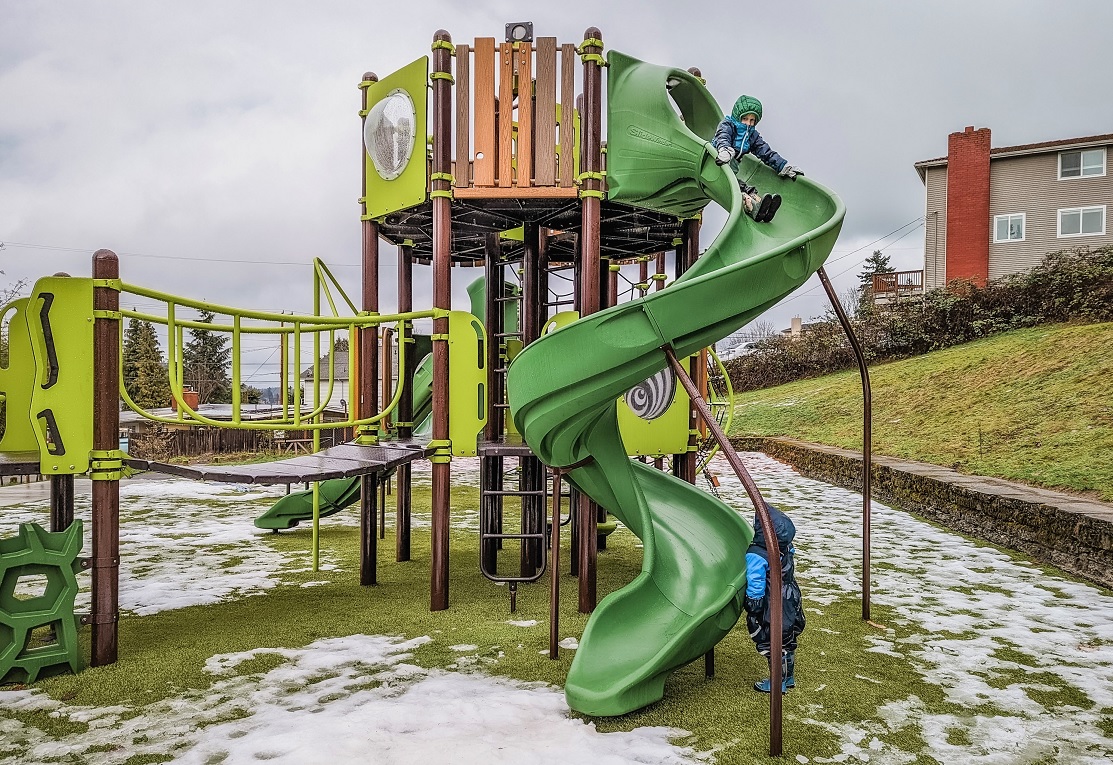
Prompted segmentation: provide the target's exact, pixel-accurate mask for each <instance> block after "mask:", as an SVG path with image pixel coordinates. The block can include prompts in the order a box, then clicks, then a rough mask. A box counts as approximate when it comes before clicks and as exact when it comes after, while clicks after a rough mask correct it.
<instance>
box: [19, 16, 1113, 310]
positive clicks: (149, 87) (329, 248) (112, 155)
mask: <svg viewBox="0 0 1113 765" xmlns="http://www.w3.org/2000/svg"><path fill="white" fill-rule="evenodd" d="M462 5H463V4H460V3H453V2H428V1H421V0H418V1H416V2H410V3H390V4H388V3H381V2H378V3H376V2H371V3H368V2H362V3H357V2H351V1H347V0H346V1H341V2H332V3H327V4H324V5H315V6H312V7H310V6H307V5H306V4H304V3H293V2H287V1H286V0H278V1H273V2H261V1H259V0H256V1H255V2H238V3H234V4H229V3H223V2H216V1H215V0H209V1H207V2H191V3H188V4H162V3H157V4H156V3H143V2H135V1H131V2H124V1H122V0H119V1H117V2H99V3H95V4H94V3H52V4H32V3H18V2H14V1H13V0H0V7H2V8H3V18H4V23H3V25H2V26H0V241H5V242H7V243H8V244H7V246H6V247H5V248H4V249H3V250H0V269H3V270H4V271H5V272H6V276H5V277H2V278H5V279H8V280H12V279H16V278H21V277H30V278H34V277H36V276H39V275H42V274H46V273H52V272H55V271H60V270H64V271H69V272H72V273H75V274H85V273H88V269H89V259H90V255H91V253H92V251H93V250H95V249H97V248H99V247H110V248H113V249H115V250H117V251H118V252H120V253H137V254H142V255H147V256H161V257H137V256H132V255H125V256H124V257H123V258H122V268H123V272H124V278H125V280H127V281H129V282H133V283H137V284H143V285H145V286H149V287H152V288H154V289H161V290H166V291H172V292H175V293H179V294H184V295H189V296H191V297H196V298H204V299H209V300H213V301H216V302H221V303H229V304H234V305H242V306H246V307H254V308H267V309H276V310H277V309H286V310H305V309H307V308H308V307H309V305H310V300H311V294H310V292H311V290H310V285H311V276H310V275H311V271H310V267H309V262H310V260H311V258H312V257H314V256H319V257H322V258H324V259H325V260H326V261H328V262H329V263H330V264H332V265H333V266H334V270H335V272H336V273H337V275H338V276H339V277H340V278H341V279H342V280H343V281H344V284H345V286H346V288H347V289H349V291H350V294H353V295H356V294H358V278H359V270H358V268H357V267H355V264H358V262H359V241H360V236H359V221H358V205H357V198H358V196H359V194H360V176H359V173H360V166H359V161H358V156H359V155H358V154H357V152H359V151H360V131H359V118H358V115H357V111H358V109H359V91H358V90H357V88H356V85H357V83H358V81H359V78H360V76H361V74H362V73H363V72H364V71H367V70H372V71H376V72H377V73H379V74H380V75H384V74H387V73H389V72H391V71H394V70H395V69H397V68H399V67H401V66H403V65H404V64H406V63H408V62H409V61H412V60H413V59H415V58H417V57H419V56H422V55H425V54H426V53H427V52H428V51H429V42H430V40H431V38H432V34H433V32H434V31H435V30H436V29H437V28H445V29H448V30H449V31H450V32H452V34H453V36H454V39H456V40H457V41H462V40H467V39H470V38H472V37H475V36H487V35H494V36H496V37H497V36H501V33H502V29H503V24H504V23H505V22H507V21H516V20H521V19H520V18H518V17H519V16H520V14H521V13H522V11H521V5H520V4H513V3H510V2H486V3H470V4H467V7H466V8H462V7H461V6H462ZM530 15H531V16H532V20H533V21H534V22H535V24H536V28H537V32H538V34H545V35H555V36H557V37H558V38H560V39H561V40H563V41H568V42H577V41H579V40H580V39H582V35H583V32H584V29H585V28H587V27H588V26H598V27H599V28H601V29H602V30H603V33H604V38H605V40H606V45H607V47H608V48H611V49H618V50H622V51H624V52H627V53H630V54H632V55H635V56H637V57H639V58H642V59H644V60H647V61H653V62H656V63H662V64H673V65H676V66H681V67H687V66H693V65H694V66H699V67H700V68H701V70H702V72H703V75H704V76H705V77H706V78H707V80H708V86H709V87H710V88H711V90H712V92H713V93H714V94H715V96H716V97H717V98H718V100H719V102H720V104H723V105H724V106H725V105H728V104H729V103H731V102H732V101H733V99H734V98H735V96H736V95H738V94H739V93H741V92H747V93H752V94H754V95H757V96H758V97H760V98H761V99H762V100H763V102H764V104H765V116H764V118H763V120H762V132H763V135H764V136H765V137H766V138H767V139H768V140H769V142H770V143H771V144H772V145H773V146H774V147H775V148H776V149H777V150H778V151H779V152H781V153H782V154H783V155H784V156H786V157H787V158H788V159H789V160H790V161H791V162H792V163H793V164H799V165H800V166H802V167H803V168H804V169H805V172H807V173H808V174H809V176H810V177H813V178H815V179H817V180H819V181H821V182H822V183H824V184H825V185H827V186H829V187H830V188H833V189H835V190H836V191H837V192H838V193H839V194H840V195H841V196H842V197H843V200H844V201H845V203H846V206H847V217H846V225H845V227H844V233H843V237H842V239H841V240H840V242H839V244H838V246H837V248H836V251H835V254H834V256H833V259H832V261H831V263H830V265H829V268H828V271H829V273H831V274H832V275H835V276H836V279H835V281H836V286H837V287H838V288H839V289H840V290H841V289H844V288H845V287H847V286H849V285H850V284H852V283H853V282H854V281H855V279H854V273H855V272H856V271H858V270H860V265H859V264H860V263H861V261H862V260H863V259H864V258H866V257H867V256H868V255H869V254H870V252H871V251H872V250H873V249H878V248H880V249H883V250H885V251H886V253H887V254H890V255H891V257H892V259H893V263H894V265H896V266H897V267H898V268H902V269H915V268H920V267H921V266H922V243H923V234H922V229H920V230H919V231H916V232H915V233H913V234H911V235H908V236H906V237H905V238H903V239H901V240H900V241H899V242H897V243H895V244H893V245H892V247H891V248H889V247H888V244H889V243H891V241H892V239H895V236H893V237H890V238H889V239H886V240H885V241H883V242H881V243H879V244H877V245H873V246H870V245H869V243H870V242H872V241H873V240H876V239H879V238H881V237H883V236H884V235H885V234H887V233H888V232H890V231H893V230H896V229H900V227H901V226H903V225H904V224H906V223H909V222H912V221H914V220H915V219H916V218H917V217H918V216H920V215H922V212H923V207H924V199H923V187H922V185H921V183H920V181H919V179H918V177H917V176H916V174H915V172H914V170H913V168H912V164H913V163H914V162H915V161H917V160H920V159H927V158H930V157H936V156H941V155H943V154H945V153H946V139H947V134H948V133H949V132H952V131H955V130H961V129H962V128H963V127H964V126H965V125H977V126H979V127H983V126H988V127H990V128H992V130H993V136H994V144H995V145H998V146H1001V145H1010V144H1019V143H1029V142H1035V141H1043V140H1051V139H1057V138H1068V137H1074V136H1082V135H1090V134H1095V133H1104V132H1110V130H1111V128H1113V103H1111V102H1110V101H1109V99H1108V97H1107V96H1106V95H1103V93H1104V91H1102V90H1100V88H1099V86H1097V85H1095V84H1093V83H1095V82H1101V81H1102V78H1103V77H1104V76H1105V75H1106V74H1107V73H1108V72H1109V71H1111V70H1113V53H1110V46H1109V44H1108V30H1109V29H1110V27H1111V23H1113V5H1111V4H1109V3H1107V2H1104V1H1103V0H1076V1H1075V2H1070V3H1061V2H1059V3H1052V2H1045V1H1043V0H1037V1H1031V2H1023V3H1018V2H1004V1H1003V0H1002V1H999V2H990V1H988V0H967V1H965V2H957V1H952V0H936V1H934V2H928V3H916V4H913V3H881V2H866V1H865V0H851V1H849V2H839V3H832V2H822V1H821V0H811V1H809V2H784V3H768V4H764V5H762V6H761V7H760V8H759V7H756V6H752V5H751V6H745V7H744V8H743V7H742V6H738V5H732V4H729V3H722V2H716V3H710V2H687V3H677V2H670V3H664V2H626V1H623V2H610V3H587V2H566V3H562V4H560V6H559V9H546V10H544V11H531V12H530ZM715 230H716V224H715V216H714V215H713V214H709V215H708V223H707V231H706V233H705V235H704V242H705V243H709V242H710V241H711V239H712V238H713V236H714V233H715ZM900 231H901V233H904V232H905V231H906V229H900ZM898 235H899V234H898ZM14 243H24V244H32V245H40V246H48V247H51V248H56V249H43V248H42V247H34V248H31V247H25V246H21V245H18V244H14ZM65 248H70V249H65ZM858 248H862V249H861V251H859V252H853V251H854V250H856V249H858ZM171 258H176V259H171ZM190 258H207V259H210V260H213V261H217V262H209V261H199V260H190ZM383 259H384V263H385V264H386V266H387V268H388V269H389V268H390V266H391V264H393V262H394V253H393V252H392V251H391V250H390V249H389V248H385V249H384V253H383ZM232 261H258V262H259V264H258V265H252V264H245V263H238V262H232ZM274 263H302V264H304V265H301V266H294V265H273V264H274ZM385 274H386V276H385V277H384V287H383V303H384V309H387V310H389V309H390V308H392V307H393V305H394V288H393V283H392V282H391V280H390V278H389V271H386V272H385ZM472 276H473V274H471V273H469V272H466V271H461V272H458V278H457V279H456V285H455V294H456V297H455V298H454V299H455V301H456V304H457V305H459V306H463V305H466V298H465V293H464V286H465V285H466V283H467V282H468V281H470V280H471V278H472ZM428 278H429V274H428V269H419V271H418V274H417V279H418V283H417V290H418V292H419V298H418V300H419V301H420V300H422V299H424V300H425V301H426V302H428V294H429V290H428V286H427V281H428ZM804 293H805V294H803V295H802V296H799V297H796V298H794V299H792V300H790V301H789V302H787V303H786V304H784V305H783V306H779V307H777V308H775V309H773V311H771V312H770V314H768V320H769V321H771V322H772V323H773V324H775V325H777V326H785V325H786V324H787V321H788V319H789V317H791V316H792V315H794V314H800V315H803V316H804V317H805V318H807V317H809V316H812V315H818V314H820V313H822V311H823V310H824V305H825V302H826V301H825V299H824V298H823V297H822V291H821V290H820V289H818V288H817V287H816V286H815V285H814V284H809V285H807V286H806V287H805V288H804Z"/></svg>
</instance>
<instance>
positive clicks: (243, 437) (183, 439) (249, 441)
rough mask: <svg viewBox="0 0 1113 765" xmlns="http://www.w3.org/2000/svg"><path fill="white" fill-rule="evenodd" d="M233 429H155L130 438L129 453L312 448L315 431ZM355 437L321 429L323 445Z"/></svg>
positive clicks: (163, 456) (168, 455) (347, 431)
mask: <svg viewBox="0 0 1113 765" xmlns="http://www.w3.org/2000/svg"><path fill="white" fill-rule="evenodd" d="M280 433H281V435H280V436H279V437H276V436H275V434H274V433H272V432H270V431H259V430H231V429H227V428H189V429H184V430H166V429H156V430H151V431H147V432H145V433H133V434H132V435H131V437H130V438H129V440H128V453H129V454H130V455H131V456H132V457H135V458H137V459H153V460H167V459H173V458H174V457H196V456H199V455H201V454H230V453H235V452H279V453H280V452H291V453H307V452H309V451H311V450H312V440H313V433H312V431H305V430H286V431H280ZM351 438H352V432H351V428H328V429H326V430H322V431H321V448H322V449H327V448H328V447H330V446H335V445H337V444H342V443H345V442H346V441H350V440H351Z"/></svg>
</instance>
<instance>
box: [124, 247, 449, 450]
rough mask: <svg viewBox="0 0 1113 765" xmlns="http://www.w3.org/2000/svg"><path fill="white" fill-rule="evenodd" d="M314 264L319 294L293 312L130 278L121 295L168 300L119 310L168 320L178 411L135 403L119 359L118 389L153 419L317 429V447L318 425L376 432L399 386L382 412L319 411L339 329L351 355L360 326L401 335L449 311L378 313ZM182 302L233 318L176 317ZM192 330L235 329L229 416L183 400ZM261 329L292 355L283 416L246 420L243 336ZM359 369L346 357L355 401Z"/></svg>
mask: <svg viewBox="0 0 1113 765" xmlns="http://www.w3.org/2000/svg"><path fill="white" fill-rule="evenodd" d="M313 266H314V273H313V277H314V279H313V281H314V295H313V314H312V315H295V314H287V313H276V312H273V311H257V310H250V309H242V308H233V307H231V306H225V305H219V304H215V303H209V302H205V301H200V300H190V299H188V298H183V297H179V296H177V295H171V294H169V293H166V292H160V291H158V290H153V289H148V288H146V287H139V286H136V285H133V284H121V285H120V292H121V294H124V293H126V294H130V295H135V296H138V297H142V298H147V299H151V300H155V301H158V302H161V303H165V305H166V312H165V314H164V315H158V314H155V313H148V312H144V311H137V310H126V309H124V310H121V311H120V315H121V317H125V318H133V319H139V320H141V321H147V322H151V323H152V324H157V325H162V326H165V327H166V338H167V353H166V356H167V373H168V378H169V382H170V391H171V395H172V396H173V399H174V403H175V404H176V405H177V406H176V409H177V414H176V416H174V417H165V416H161V415H157V414H154V413H152V412H150V411H148V410H146V409H145V408H144V407H142V406H141V405H139V404H137V403H136V402H135V401H134V400H133V399H132V397H131V396H130V395H129V394H128V392H127V390H126V388H125V387H124V370H123V365H121V366H120V395H121V396H122V397H123V399H124V402H125V403H126V404H127V406H128V407H130V408H131V409H132V410H134V411H135V412H136V413H138V414H140V415H141V416H143V417H145V418H147V419H149V420H153V421H155V422H162V423H166V424H175V425H181V424H188V425H209V426H216V427H222V428H235V429H241V430H270V431H277V430H285V429H288V428H298V429H301V430H311V431H313V434H314V442H315V443H314V447H315V449H316V448H318V447H319V442H318V439H319V438H320V431H321V430H323V429H325V428H345V427H353V428H358V429H359V432H360V434H361V436H363V437H368V436H370V435H371V434H373V431H374V428H373V427H372V426H375V425H377V424H378V423H380V422H382V421H383V420H384V419H385V418H386V417H387V416H389V415H390V413H391V412H392V411H394V409H395V408H396V407H397V405H398V402H399V400H400V399H401V391H402V386H397V387H396V390H395V393H394V396H393V398H392V399H391V400H390V401H389V402H387V403H386V405H385V406H384V407H383V408H382V410H381V411H379V412H377V413H375V414H372V415H369V416H366V417H355V416H354V413H355V412H356V411H357V410H358V407H356V406H352V407H351V411H352V412H353V416H350V417H348V418H347V419H345V420H343V421H331V422H327V423H325V422H322V421H321V419H322V417H321V415H322V414H323V413H324V410H325V408H326V406H327V404H328V402H329V401H330V400H331V399H332V394H333V391H334V389H335V385H336V369H335V354H334V352H333V350H334V348H335V345H336V342H335V341H336V334H337V333H338V332H344V333H346V334H347V335H348V338H349V342H348V348H349V351H348V353H349V358H354V359H359V354H358V350H357V349H358V347H359V341H358V334H359V330H360V329H364V328H368V327H377V326H380V325H384V324H392V325H394V326H395V328H396V329H397V330H399V331H397V332H396V333H395V336H397V337H400V336H401V335H402V333H401V331H400V330H401V328H402V326H403V322H407V321H413V320H415V319H439V318H443V317H445V316H447V315H448V313H449V312H448V311H447V310H444V309H429V310H425V311H411V312H406V313H396V314H378V313H373V312H369V311H359V310H358V309H357V308H356V307H355V305H354V304H353V303H352V301H351V300H350V299H349V298H348V296H347V294H345V293H344V290H343V288H341V287H340V285H339V284H338V283H337V282H336V279H335V277H334V276H333V275H332V273H331V271H329V269H328V266H327V265H325V263H324V262H323V261H321V260H320V259H319V258H318V259H315V260H314V262H313ZM330 284H331V288H330ZM333 289H335V290H336V292H338V293H339V295H340V297H341V298H343V301H344V303H345V304H346V306H347V308H348V309H349V310H350V311H351V312H352V315H350V316H341V315H340V313H339V310H338V308H337V301H336V299H335V298H334V296H333V294H332V290H333ZM322 295H323V296H324V298H325V300H326V301H327V303H328V307H329V310H330V312H331V315H323V314H322V313H321V297H322ZM179 309H188V310H195V311H208V312H210V313H212V314H214V315H219V316H228V317H229V320H230V321H229V323H217V322H206V321H199V320H197V319H184V318H179ZM121 325H122V322H121ZM188 329H200V330H206V331H210V332H216V333H227V334H229V335H231V354H230V355H231V366H232V370H231V372H232V379H231V388H232V412H231V419H230V420H216V419H213V418H211V417H207V416H205V415H204V414H201V413H200V412H198V411H197V410H196V409H194V408H193V407H191V406H190V405H189V403H187V401H186V398H185V381H184V376H185V368H184V349H185V331H186V330H188ZM326 333H327V335H328V348H329V352H328V354H327V365H328V368H327V375H326V377H325V380H326V381H327V385H328V388H327V395H325V396H322V395H321V381H322V371H323V370H322V358H321V339H322V336H323V335H325V334H326ZM259 334H263V335H277V336H278V337H279V338H280V340H281V343H282V348H283V350H284V356H285V357H286V358H287V359H289V361H288V362H287V363H284V364H282V369H281V379H280V384H281V388H282V409H281V416H277V417H266V418H262V419H257V420H251V419H249V420H245V419H244V417H243V406H242V404H243V402H242V400H241V388H242V382H243V377H242V366H243V361H242V355H243V346H242V340H243V337H244V336H245V335H259ZM307 336H309V337H312V343H313V365H312V370H313V398H312V405H311V408H310V410H309V411H308V412H306V411H303V401H302V392H301V385H300V380H301V372H300V370H301V367H302V361H301V354H302V349H303V346H304V344H305V343H304V341H305V339H306V337H307ZM122 342H123V332H122V331H121V343H122ZM398 359H399V372H398V373H399V375H400V376H401V375H404V374H405V373H406V368H405V354H398ZM359 362H360V363H361V364H362V363H364V362H365V360H363V359H359ZM291 370H293V374H292V375H291ZM355 371H356V365H354V364H349V381H348V392H347V393H348V400H349V401H353V402H355V401H358V400H359V389H358V385H359V380H358V375H357V374H353V373H354V372H355ZM291 379H293V380H295V381H296V382H295V384H293V385H291V384H290V381H291ZM291 392H292V393H291ZM291 398H292V400H291Z"/></svg>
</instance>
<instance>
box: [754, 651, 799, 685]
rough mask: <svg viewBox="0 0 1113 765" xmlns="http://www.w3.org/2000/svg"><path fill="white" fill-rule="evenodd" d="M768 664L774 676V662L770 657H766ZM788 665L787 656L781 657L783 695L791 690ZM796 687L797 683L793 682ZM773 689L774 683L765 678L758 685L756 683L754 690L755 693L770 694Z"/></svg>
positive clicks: (770, 672)
mask: <svg viewBox="0 0 1113 765" xmlns="http://www.w3.org/2000/svg"><path fill="white" fill-rule="evenodd" d="M766 662H768V664H769V674H770V675H772V674H773V660H772V659H770V658H769V657H766ZM787 664H788V657H787V656H782V657H781V693H786V692H787V691H788V689H789V685H788V677H789V674H788V667H787ZM795 686H796V683H795V681H793V684H792V687H795ZM772 689H773V683H772V681H771V680H770V678H768V677H767V678H765V679H764V680H758V681H757V682H756V683H754V690H755V691H761V692H762V693H769V692H770V691H772Z"/></svg>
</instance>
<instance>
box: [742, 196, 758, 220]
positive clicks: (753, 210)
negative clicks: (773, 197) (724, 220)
mask: <svg viewBox="0 0 1113 765" xmlns="http://www.w3.org/2000/svg"><path fill="white" fill-rule="evenodd" d="M760 208H761V197H759V196H758V195H757V194H754V193H752V192H747V191H743V192H742V209H744V210H745V211H746V214H747V215H749V216H750V217H751V218H753V219H754V220H755V221H758V222H760V221H761V218H759V217H758V213H759V210H760Z"/></svg>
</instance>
